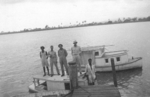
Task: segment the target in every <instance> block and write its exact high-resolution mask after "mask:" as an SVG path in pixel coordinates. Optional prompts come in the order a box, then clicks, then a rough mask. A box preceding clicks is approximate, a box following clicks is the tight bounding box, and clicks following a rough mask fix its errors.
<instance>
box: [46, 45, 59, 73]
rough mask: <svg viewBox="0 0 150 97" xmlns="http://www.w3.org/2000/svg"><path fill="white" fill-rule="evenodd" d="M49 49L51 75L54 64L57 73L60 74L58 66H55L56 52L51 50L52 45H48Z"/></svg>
mask: <svg viewBox="0 0 150 97" xmlns="http://www.w3.org/2000/svg"><path fill="white" fill-rule="evenodd" d="M50 49H51V50H50V51H49V52H48V56H49V57H50V66H51V76H53V74H54V71H53V65H55V67H56V70H57V74H58V75H60V73H59V70H58V66H57V55H56V52H55V51H54V50H53V46H50Z"/></svg>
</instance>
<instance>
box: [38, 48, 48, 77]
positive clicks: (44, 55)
mask: <svg viewBox="0 0 150 97" xmlns="http://www.w3.org/2000/svg"><path fill="white" fill-rule="evenodd" d="M44 49H45V47H44V46H41V52H40V58H41V62H42V66H43V71H44V75H43V76H45V75H46V71H45V68H47V72H48V75H49V68H48V61H47V59H48V56H47V52H46V51H44Z"/></svg>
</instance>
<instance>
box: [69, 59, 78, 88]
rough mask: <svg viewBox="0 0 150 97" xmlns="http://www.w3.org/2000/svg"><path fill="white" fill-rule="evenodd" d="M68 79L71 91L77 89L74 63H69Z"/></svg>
mask: <svg viewBox="0 0 150 97" xmlns="http://www.w3.org/2000/svg"><path fill="white" fill-rule="evenodd" d="M68 64H69V77H70V82H71V90H74V89H77V88H78V75H77V65H76V62H73V61H72V62H69V63H68Z"/></svg>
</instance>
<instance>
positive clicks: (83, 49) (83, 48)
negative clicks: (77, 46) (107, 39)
mask: <svg viewBox="0 0 150 97" xmlns="http://www.w3.org/2000/svg"><path fill="white" fill-rule="evenodd" d="M107 46H113V45H101V46H88V47H82V48H81V50H82V51H95V50H101V49H103V48H105V47H107Z"/></svg>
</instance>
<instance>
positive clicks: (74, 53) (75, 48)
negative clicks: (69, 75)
mask: <svg viewBox="0 0 150 97" xmlns="http://www.w3.org/2000/svg"><path fill="white" fill-rule="evenodd" d="M73 44H74V46H73V47H72V48H71V54H72V57H73V61H75V62H76V63H77V64H78V68H79V72H80V74H81V58H80V54H81V48H80V46H78V45H77V41H74V42H73Z"/></svg>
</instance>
